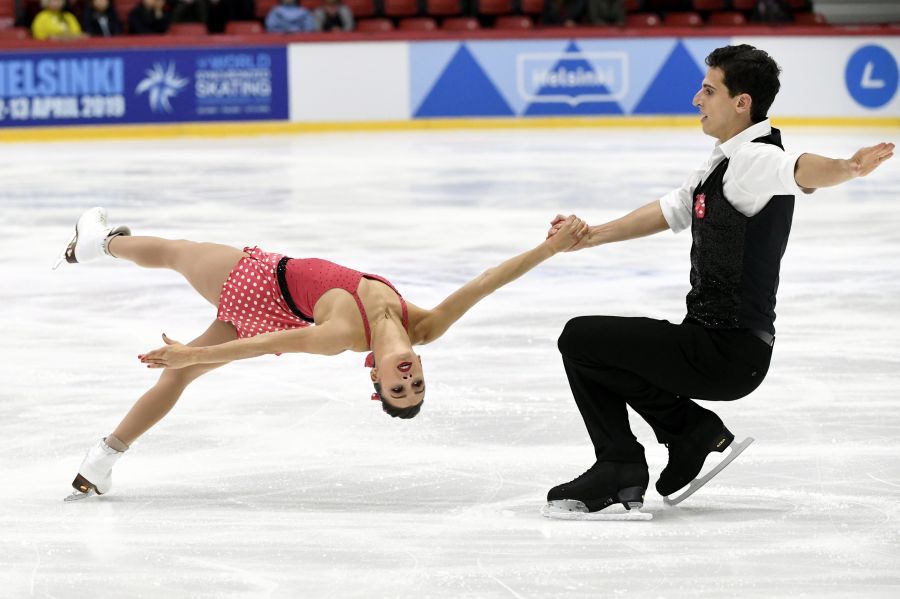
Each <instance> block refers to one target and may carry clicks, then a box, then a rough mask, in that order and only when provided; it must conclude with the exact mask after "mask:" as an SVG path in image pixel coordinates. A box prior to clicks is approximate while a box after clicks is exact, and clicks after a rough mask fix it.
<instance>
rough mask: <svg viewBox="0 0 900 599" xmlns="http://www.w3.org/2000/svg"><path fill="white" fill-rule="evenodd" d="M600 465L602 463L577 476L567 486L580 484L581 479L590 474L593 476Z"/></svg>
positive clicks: (597, 463)
mask: <svg viewBox="0 0 900 599" xmlns="http://www.w3.org/2000/svg"><path fill="white" fill-rule="evenodd" d="M599 465H600V463H599V462H596V463H595V464H594V465H593V466H591V467H590V468H588V469H587V470H585V471H584V472H582V473H581V474H579V475H578V476H576V477H575V478H573V479H572V480H570V481H569V482H568V483H567V484H569V485H572V484H575V483H577V482H579V481H580V480H581V479H583V478H584V477H586V476H587V475H588V474H591V473H592V472H594V471H595V470H596V469H597V467H598V466H599Z"/></svg>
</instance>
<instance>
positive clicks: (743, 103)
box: [735, 94, 753, 113]
mask: <svg viewBox="0 0 900 599" xmlns="http://www.w3.org/2000/svg"><path fill="white" fill-rule="evenodd" d="M752 105H753V98H752V97H751V96H750V94H740V95H739V96H738V97H737V104H735V108H737V111H738V112H739V113H743V112H749V111H750V107H751V106H752Z"/></svg>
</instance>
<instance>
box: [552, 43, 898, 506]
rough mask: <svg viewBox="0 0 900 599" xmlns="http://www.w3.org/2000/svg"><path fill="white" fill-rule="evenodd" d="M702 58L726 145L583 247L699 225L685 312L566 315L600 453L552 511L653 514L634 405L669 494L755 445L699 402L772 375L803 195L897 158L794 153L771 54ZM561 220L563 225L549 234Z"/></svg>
mask: <svg viewBox="0 0 900 599" xmlns="http://www.w3.org/2000/svg"><path fill="white" fill-rule="evenodd" d="M706 64H707V65H708V66H709V70H708V71H707V73H706V77H705V78H704V79H703V83H702V85H701V88H700V91H698V92H697V94H696V95H695V96H694V100H693V104H694V106H696V107H697V108H698V109H699V110H700V114H701V115H702V116H701V119H700V125H701V127H702V128H703V132H704V133H706V134H707V135H710V136H712V137H714V138H716V139H717V140H718V141H717V143H716V146H715V148H714V149H713V152H712V156H710V158H709V161H708V162H707V163H706V164H705V165H703V167H702V168H700V169H698V170H697V171H695V172H694V173H693V174H692V175H691V176H690V178H689V179H688V180H687V181H686V182H685V184H684V185H683V186H682V187H680V188H679V189H676V190H673V191H672V192H670V193H668V194H667V195H665V196H664V197H663V198H662V199H660V200H658V201H655V202H651V203H650V204H647V205H646V206H643V207H641V208H638V209H637V210H635V211H633V212H631V213H630V214H628V215H626V216H624V217H623V218H620V219H618V220H614V221H612V222H609V223H606V224H602V225H597V226H593V227H590V229H589V233H588V235H587V236H585V238H584V239H583V240H582V241H581V242H580V243H579V244H577V245H576V246H575V247H574V248H573V249H582V248H585V247H592V246H596V245H601V244H604V243H611V242H614V241H624V240H626V239H634V238H637V237H644V236H647V235H652V234H654V233H659V232H660V231H663V230H665V229H672V231H674V232H679V231H682V230H684V229H687V228H688V227H690V228H691V234H692V236H693V246H692V248H691V278H690V280H691V291H690V292H689V293H688V295H687V316H686V317H685V319H684V321H683V322H682V323H681V324H671V323H669V322H668V321H665V320H652V319H649V318H621V317H613V316H580V317H577V318H573V319H572V320H570V321H569V322H568V323H567V324H566V327H565V329H564V330H563V332H562V335H561V336H560V338H559V351H560V352H561V353H562V356H563V365H564V366H565V370H566V375H567V376H568V379H569V386H570V387H571V389H572V394H573V395H574V396H575V402H576V403H577V404H578V409H579V410H580V411H581V416H582V418H583V419H584V422H585V425H586V426H587V429H588V433H589V434H590V437H591V441H592V442H593V444H594V450H595V453H596V457H597V462H596V463H595V464H594V465H593V466H592V467H591V468H590V469H589V470H588V471H587V472H585V473H584V474H582V475H581V476H579V477H578V478H576V479H574V480H572V481H570V482H567V483H564V484H561V485H559V486H556V487H554V488H552V489H551V490H550V492H549V493H548V495H547V500H548V502H549V503H548V506H547V507H546V508H545V511H544V513H545V515H548V516H551V517H566V518H603V517H604V514H600V513H598V512H600V511H601V510H603V509H604V508H606V507H607V506H612V505H615V504H622V505H624V506H625V507H626V509H630V510H633V511H632V512H631V515H633V516H635V517H639V516H641V515H642V516H644V518H648V517H649V514H640V513H639V512H637V510H635V508H638V509H639V508H640V507H641V506H642V504H643V496H644V492H645V490H646V488H647V484H648V481H649V475H648V472H647V462H646V459H645V457H644V448H643V446H641V444H640V443H638V442H637V439H635V437H634V435H633V434H632V432H631V429H630V428H629V425H628V415H627V412H626V410H625V405H626V404H627V405H629V406H631V407H632V408H633V409H634V410H635V411H636V412H637V413H638V414H640V416H641V417H642V418H644V420H646V421H647V422H648V423H649V424H650V426H651V427H653V430H654V432H655V433H656V438H657V440H658V441H659V442H660V443H665V444H666V446H667V447H668V449H669V463H668V465H667V466H666V467H665V468H664V469H663V471H662V473H661V474H660V477H659V480H658V481H657V482H656V490H657V491H658V492H659V494H660V495H662V496H664V497H666V502H667V503H678V502H679V501H681V500H682V499H684V498H685V497H687V496H688V495H690V494H691V493H693V492H694V491H695V490H696V489H697V488H699V487H700V486H702V485H703V484H705V483H706V482H707V481H708V480H709V479H710V478H712V476H713V475H715V474H716V473H717V472H718V470H721V468H722V467H724V466H725V465H726V464H727V463H728V462H730V461H731V460H732V459H734V458H735V457H737V454H738V453H740V451H743V449H744V448H745V447H746V446H747V445H749V443H750V442H751V441H752V439H747V440H745V441H744V442H741V443H734V444H733V445H732V441H733V440H734V435H732V434H731V432H729V430H728V429H727V428H725V425H724V424H723V423H722V420H721V419H720V418H719V417H718V416H716V414H714V413H713V412H711V411H710V410H708V409H705V408H701V407H700V406H699V405H697V404H696V403H695V402H694V401H692V399H690V398H696V399H704V400H719V401H722V400H734V399H738V398H740V397H744V396H745V395H747V394H749V393H750V392H752V391H753V390H754V389H756V388H757V387H758V386H759V384H760V383H761V382H762V380H763V378H765V376H766V372H767V371H768V368H769V360H770V358H771V355H772V346H773V344H774V341H775V327H774V326H773V321H774V320H775V292H776V290H777V289H778V272H779V268H780V266H781V257H782V256H783V255H784V251H785V247H786V246H787V241H788V235H789V234H790V229H791V218H792V215H793V210H794V195H796V194H797V193H798V192H800V191H801V190H802V191H804V192H806V193H811V192H812V191H813V190H814V189H816V188H819V187H830V186H833V185H838V184H840V183H844V182H845V181H849V180H851V179H853V178H855V177H862V176H865V175H868V174H869V173H870V172H872V171H873V170H874V169H875V168H876V167H878V165H880V164H881V163H882V162H884V161H885V160H887V159H888V158H890V157H891V156H893V149H894V144H889V143H881V144H878V145H877V146H872V147H869V148H862V149H860V150H859V151H858V152H856V153H855V154H854V155H853V156H852V157H851V158H850V159H849V160H840V159H830V158H825V157H823V156H817V155H815V154H802V153H789V152H785V151H784V149H783V147H782V144H781V134H780V132H779V131H778V129H774V128H772V127H771V125H770V124H769V121H768V119H767V117H766V113H767V111H768V109H769V107H770V106H771V105H772V101H773V100H774V99H775V95H776V94H777V93H778V88H779V82H778V75H779V73H780V68H779V67H778V65H777V64H776V63H775V61H774V60H773V59H772V58H771V57H770V56H769V55H768V54H766V53H765V52H763V51H762V50H758V49H756V48H754V47H752V46H748V45H740V46H726V47H724V48H718V49H717V50H715V51H713V52H712V53H711V54H710V55H709V56H708V57H707V58H706ZM561 222H562V217H557V219H556V220H554V222H553V223H552V227H551V229H550V235H553V234H555V232H556V230H557V227H558V226H559V225H560V223H561ZM729 446H732V451H730V452H729V455H728V457H726V458H725V459H724V460H722V462H721V463H720V464H719V465H718V468H717V469H716V470H715V471H714V472H711V473H710V474H708V475H707V476H704V477H701V478H699V479H697V480H694V479H695V477H697V475H698V474H699V473H700V470H701V468H702V467H703V463H704V461H705V459H706V457H707V455H709V454H710V453H711V452H713V451H716V452H722V451H724V450H725V448H727V447H729ZM688 484H690V485H691V486H690V487H689V488H688V489H687V490H686V491H685V492H684V493H682V494H681V495H680V496H678V497H675V498H670V497H669V496H670V495H672V494H673V493H675V492H676V491H678V490H679V489H681V488H683V487H685V486H686V485H688ZM626 515H628V514H627V513H626Z"/></svg>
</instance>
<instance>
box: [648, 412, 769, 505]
mask: <svg viewBox="0 0 900 599" xmlns="http://www.w3.org/2000/svg"><path fill="white" fill-rule="evenodd" d="M707 438H708V437H707ZM751 443H753V438H752V437H747V438H746V439H744V440H743V441H740V442H737V443H735V442H734V435H732V434H731V431H729V430H728V429H727V428H725V426H724V425H722V428H721V430H720V431H719V432H718V433H717V434H716V435H715V436H714V437H713V438H712V440H710V441H707V442H706V443H703V442H700V441H697V440H696V439H686V440H683V441H678V442H673V443H667V444H666V447H668V448H669V463H668V465H666V467H665V468H663V471H662V472H661V473H660V475H659V480H658V481H656V490H657V491H658V492H659V494H660V495H662V496H663V502H664V503H665V504H666V505H678V504H679V503H681V502H682V501H684V500H685V499H687V498H688V497H690V496H691V495H693V494H694V493H695V492H696V491H697V490H698V489H699V488H700V487H702V486H703V485H705V484H706V483H708V482H709V481H710V480H711V479H712V478H713V477H714V476H716V475H717V474H718V473H719V472H721V471H722V470H723V469H724V468H725V466H727V465H728V464H730V463H731V462H732V461H733V460H734V459H735V458H736V457H738V456H739V455H740V454H741V452H742V451H744V450H745V449H747V447H749V446H750V444H751ZM729 447H730V448H731V451H729V452H728V454H727V455H726V456H725V457H724V458H723V459H722V461H721V462H719V463H718V464H716V466H715V467H714V468H713V469H712V470H710V471H709V472H708V473H707V474H705V475H703V476H698V475H699V474H700V471H701V470H702V469H703V464H704V462H705V461H706V457H707V456H708V455H709V454H711V453H712V452H714V451H716V452H719V453H722V452H724V451H725V450H726V449H728V448H729ZM685 486H687V489H686V490H685V491H684V492H682V493H681V494H679V495H677V496H675V497H672V495H673V494H674V493H675V492H677V491H678V490H680V489H682V488H683V487H685Z"/></svg>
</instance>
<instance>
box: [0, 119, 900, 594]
mask: <svg viewBox="0 0 900 599" xmlns="http://www.w3.org/2000/svg"><path fill="white" fill-rule="evenodd" d="M784 138H785V142H786V143H787V144H788V147H789V149H796V150H809V151H815V152H817V153H822V154H825V155H831V156H840V157H848V156H850V155H851V154H852V153H853V152H854V151H855V150H856V149H857V148H858V147H860V146H862V145H870V144H873V143H876V142H878V141H882V140H885V141H900V130H890V131H879V130H874V129H869V130H860V131H848V130H839V131H818V132H815V133H813V132H812V130H809V129H802V130H801V129H796V130H787V131H785V132H784ZM712 143H713V141H712V140H711V139H710V138H707V137H704V136H703V135H702V134H701V133H700V132H699V131H693V130H648V131H638V130H606V129H588V130H526V131H485V132H414V133H409V132H406V133H383V134H334V135H324V134H323V135H309V136H296V137H266V138H247V139H234V138H232V139H218V140H184V139H182V140H172V141H142V142H137V141H134V142H83V143H58V144H50V143H46V144H22V145H15V144H6V145H2V146H0V157H2V159H0V181H2V199H0V239H2V243H0V246H2V248H3V251H2V253H0V274H2V281H0V306H2V312H0V320H2V327H0V333H2V350H0V358H2V386H0V481H2V487H3V489H2V492H0V597H3V598H13V599H18V598H20V597H55V598H69V597H99V598H106V597H109V598H139V597H154V598H169V597H203V598H206V597H209V598H213V597H214V598H220V597H225V598H237V597H241V598H245V597H246V598H250V597H278V598H295V597H416V598H418V597H436V598H443V597H446V598H470V597H472V598H474V597H513V598H543V597H592V598H594V597H631V596H637V597H656V598H661V597H666V598H678V597H840V598H846V597H892V598H893V597H898V596H900V571H898V568H900V374H898V373H900V276H898V274H900V273H898V271H900V158H894V159H893V161H892V162H889V163H888V164H887V165H885V166H884V167H882V168H881V169H880V170H878V171H876V172H875V173H874V174H873V175H872V176H870V177H868V178H866V179H861V180H857V181H854V182H851V183H849V184H847V185H845V186H843V187H840V188H835V189H831V190H822V191H819V192H817V193H816V194H814V195H813V196H810V197H803V198H798V201H797V209H796V214H795V218H794V230H793V234H792V236H791V241H790V244H789V246H788V250H787V255H786V257H785V260H784V263H783V268H782V281H781V288H780V291H779V298H778V299H779V302H778V320H777V321H776V327H777V328H778V340H777V341H776V343H775V352H774V357H773V362H772V367H771V370H770V372H769V375H768V378H767V380H766V381H765V383H764V384H763V385H762V386H761V387H760V388H759V389H758V390H757V391H756V392H755V393H753V394H752V395H751V396H749V397H746V398H744V399H742V400H739V401H737V402H733V403H727V404H717V405H713V404H710V403H706V404H705V405H706V406H707V407H712V409H714V410H716V411H717V412H718V413H719V414H720V415H721V416H722V417H723V419H724V420H725V422H726V423H727V424H728V426H729V428H731V430H732V431H734V432H735V433H736V434H737V435H738V436H740V437H743V436H748V435H749V436H754V437H756V439H757V442H756V443H755V444H754V445H752V446H751V447H750V449H748V450H747V451H746V452H745V453H744V454H743V455H742V456H741V457H740V458H739V459H738V460H737V461H736V462H734V463H733V464H732V465H731V466H730V467H729V468H728V469H727V470H725V472H724V473H723V474H721V475H720V476H719V477H718V478H717V479H715V480H714V481H713V482H712V483H710V484H709V485H708V486H707V487H705V488H704V489H702V490H701V491H699V492H698V493H697V494H696V495H694V496H693V497H691V498H690V499H689V500H687V501H686V502H685V503H684V504H682V506H680V507H677V508H667V507H664V506H663V503H662V500H661V498H660V497H659V496H658V495H657V494H656V492H655V491H654V490H653V489H652V488H651V489H650V490H648V494H647V503H646V504H645V509H646V510H647V511H650V512H652V513H653V515H654V519H653V520H652V521H651V522H566V521H551V520H547V519H545V518H543V517H541V516H540V513H539V509H540V507H541V506H542V505H543V503H544V499H545V496H546V492H547V490H548V489H549V488H550V487H551V486H553V485H555V484H557V483H559V482H562V481H565V480H569V479H571V478H573V477H574V476H576V475H578V474H580V473H581V472H582V471H584V470H585V469H587V468H588V467H589V466H590V465H591V463H592V462H593V452H592V447H591V444H590V442H589V440H588V438H587V434H586V432H585V430H584V426H583V423H582V421H581V418H580V416H579V414H578V411H577V409H576V407H575V404H574V401H573V400H572V398H571V395H570V393H569V390H568V385H567V383H566V378H565V375H564V373H563V369H562V364H561V361H560V359H559V356H558V353H557V350H556V338H557V336H558V335H559V332H560V331H561V329H562V327H563V325H564V324H565V322H566V320H567V319H568V318H570V317H572V316H576V315H580V314H619V315H645V316H651V317H656V318H667V319H669V320H672V321H680V319H681V318H682V316H683V314H684V312H683V311H684V295H685V293H686V292H687V290H688V270H689V256H688V252H689V247H690V234H689V233H682V234H680V235H677V236H676V235H672V234H671V233H663V234H660V235H658V236H655V237H652V238H648V239H643V240H638V241H633V242H629V243H625V244H620V245H618V246H604V247H599V248H594V249H591V250H587V251H584V252H579V253H575V254H565V255H559V256H556V257H554V258H553V259H551V260H550V261H548V262H547V263H545V264H543V265H542V266H540V267H539V268H537V269H536V270H535V271H533V272H531V273H529V274H528V275H526V276H525V277H524V278H523V279H521V280H519V281H517V282H515V283H513V284H511V285H510V286H509V287H507V288H504V289H502V290H500V291H499V292H498V293H496V294H495V295H494V296H492V297H490V298H488V299H487V300H485V301H484V302H483V303H481V304H479V305H478V306H477V307H476V308H474V309H473V310H472V311H471V312H470V313H469V314H468V315H467V316H466V317H465V318H464V319H463V320H462V321H461V322H460V323H459V324H458V325H457V326H456V327H455V328H454V329H452V330H451V331H450V332H449V333H448V334H447V335H446V336H445V337H444V338H442V339H441V340H440V341H438V342H436V343H435V344H433V345H430V346H427V347H424V348H422V351H421V354H422V357H423V362H424V364H425V368H426V370H425V372H426V375H427V377H428V381H429V383H428V385H429V393H428V398H427V400H426V402H425V405H424V407H423V410H422V413H421V415H420V416H419V417H418V418H416V419H414V420H411V421H400V420H393V419H391V418H388V417H386V416H385V415H384V414H383V413H382V412H381V410H380V408H379V406H378V405H377V404H376V403H374V402H371V401H369V399H368V397H369V395H370V393H371V392H372V389H371V385H370V384H369V383H368V379H367V373H368V371H367V370H365V369H364V368H363V367H362V363H363V357H364V356H363V354H350V353H347V354H343V355H340V356H337V357H331V358H326V357H311V356H304V355H284V356H281V357H264V358H258V359H254V360H247V361H245V362H242V363H239V364H232V365H229V366H227V367H225V368H223V369H221V370H218V371H215V372H213V373H211V374H209V375H207V376H206V377H204V378H202V379H201V380H200V381H198V382H197V383H195V384H194V385H193V386H192V387H190V388H189V389H188V390H187V392H186V393H185V395H184V396H183V397H182V399H181V401H180V402H179V404H178V405H177V406H176V408H175V409H174V410H173V412H172V413H171V414H170V415H169V416H168V418H166V419H165V420H164V421H163V422H162V423H160V424H159V425H158V426H157V427H156V428H154V429H153V430H152V431H150V433H149V434H147V435H146V436H145V437H143V438H142V439H141V440H140V441H138V442H137V443H136V444H135V446H134V447H133V448H132V450H131V451H130V452H129V453H128V454H127V455H126V456H125V457H124V458H123V459H122V460H121V461H120V462H119V464H118V466H117V467H116V470H115V477H114V479H115V485H114V489H113V492H112V493H111V494H109V495H107V496H104V497H101V498H94V500H92V501H85V502H81V503H77V504H66V503H63V501H62V499H63V497H64V496H65V495H67V494H68V493H69V492H70V490H71V489H70V487H69V483H70V482H71V480H72V478H73V476H74V474H75V472H76V469H77V468H78V465H79V463H80V461H81V459H82V457H83V455H84V452H85V451H86V450H87V448H88V446H89V445H90V444H92V443H93V442H95V441H96V440H97V439H98V438H99V437H100V436H102V435H105V434H108V433H109V432H111V430H112V429H113V428H114V427H115V425H116V424H117V423H118V422H119V420H120V419H121V417H122V416H123V415H124V414H125V412H126V411H127V409H128V408H129V407H130V406H131V404H132V402H133V401H134V400H135V399H136V398H137V397H138V396H139V395H140V394H141V393H143V391H144V390H145V389H146V388H147V387H149V386H150V385H151V384H152V383H153V381H154V380H155V379H156V377H157V376H158V374H159V373H158V372H154V371H149V370H146V369H144V368H142V367H141V366H140V364H139V362H138V360H137V355H138V354H139V353H141V352H143V351H145V350H149V349H152V348H155V347H158V346H159V345H160V344H161V343H160V339H159V336H160V334H161V333H162V332H166V333H167V334H169V336H171V337H173V338H175V339H179V340H182V341H187V340H189V339H191V338H193V337H195V336H196V335H198V334H199V333H200V332H202V331H203V330H204V329H205V328H206V326H207V325H208V324H209V323H210V322H211V320H212V319H213V318H214V316H215V311H214V309H213V308H212V307H211V306H210V305H208V304H207V303H206V302H204V301H203V300H202V299H201V298H200V297H199V296H197V295H195V294H194V292H193V291H192V290H191V288H190V287H189V286H188V285H187V284H186V283H185V282H184V281H183V280H182V279H181V278H180V277H179V276H178V275H176V274H173V273H170V272H163V271H150V270H141V269H139V268H137V267H135V266H132V265H129V264H125V263H116V262H113V261H108V262H104V263H96V264H89V265H82V266H70V265H64V266H63V267H61V268H60V270H58V271H56V272H51V271H50V265H51V264H52V262H53V260H54V259H55V257H56V254H57V253H58V252H59V250H60V249H61V247H62V246H64V245H65V242H66V241H67V240H68V238H69V235H70V231H71V229H72V226H73V224H74V221H75V219H76V218H77V216H78V215H79V213H80V212H81V211H82V210H83V209H85V208H88V207H90V206H93V205H104V206H106V207H108V209H109V212H110V218H111V221H113V222H114V223H116V224H128V225H131V227H132V229H133V230H134V231H135V233H137V234H156V235H161V236H167V237H176V238H189V239H196V240H206V241H218V242H223V243H229V244H233V245H238V246H240V245H242V244H248V245H253V244H259V245H260V246H261V247H263V248H264V249H268V250H271V251H278V252H282V253H286V254H288V255H293V256H298V257H302V256H320V257H324V258H328V259H331V260H334V261H336V262H339V263H344V264H346V265H347V266H351V267H353V268H357V269H360V270H364V271H369V272H375V273H379V274H382V275H384V276H386V277H388V278H389V279H391V280H392V281H393V282H394V283H395V284H396V285H397V287H398V288H399V289H400V291H401V292H402V293H403V294H404V296H405V297H407V298H408V299H409V300H410V301H412V302H414V303H416V304H419V305H422V306H425V307H431V306H432V305H434V304H435V303H437V302H438V301H440V300H441V299H443V297H444V296H445V295H446V294H448V293H449V292H451V291H452V290H454V289H455V288H456V287H457V286H459V285H461V284H462V283H464V282H465V281H466V280H468V279H469V278H471V277H474V276H475V275H477V274H479V273H480V272H481V271H482V270H484V269H485V268H487V267H490V266H492V265H494V264H496V263H498V262H500V261H502V260H503V259H505V258H507V257H510V256H512V255H514V254H516V253H519V252H521V251H523V250H525V249H527V248H529V247H531V246H532V245H534V244H537V243H539V242H540V241H541V240H542V239H543V236H544V233H545V231H546V229H547V223H548V221H549V220H550V219H551V218H552V217H553V216H554V215H555V214H556V213H557V212H576V213H577V214H579V215H580V216H583V217H584V218H585V219H586V220H588V221H589V222H591V223H595V222H601V221H604V220H608V219H611V218H614V217H617V216H619V215H621V214H623V213H625V212H626V211H628V210H630V209H632V208H635V207H637V206H639V205H642V204H644V203H646V202H648V201H651V200H653V199H656V198H658V197H659V196H660V195H662V194H663V193H664V192H665V191H667V190H668V189H670V188H672V187H675V186H677V185H678V184H680V183H681V181H682V180H683V178H684V177H685V176H686V175H687V173H688V171H689V170H690V169H692V168H696V167H697V166H699V165H700V164H701V163H702V162H703V161H705V160H706V158H707V156H708V153H709V151H710V149H711V145H712ZM633 428H634V430H635V433H636V434H637V435H638V437H639V439H640V440H641V441H642V442H643V443H644V444H645V446H646V447H647V451H648V453H647V456H648V460H649V463H650V473H651V487H652V483H653V481H655V479H656V477H657V476H658V474H659V471H660V470H661V468H662V467H663V466H664V465H665V460H666V455H667V454H666V451H665V449H664V448H663V447H662V446H659V445H657V444H656V443H655V442H654V440H653V437H652V433H651V431H650V429H649V427H647V426H646V425H645V424H644V423H643V422H641V421H640V420H639V419H637V418H636V417H634V416H633Z"/></svg>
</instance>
